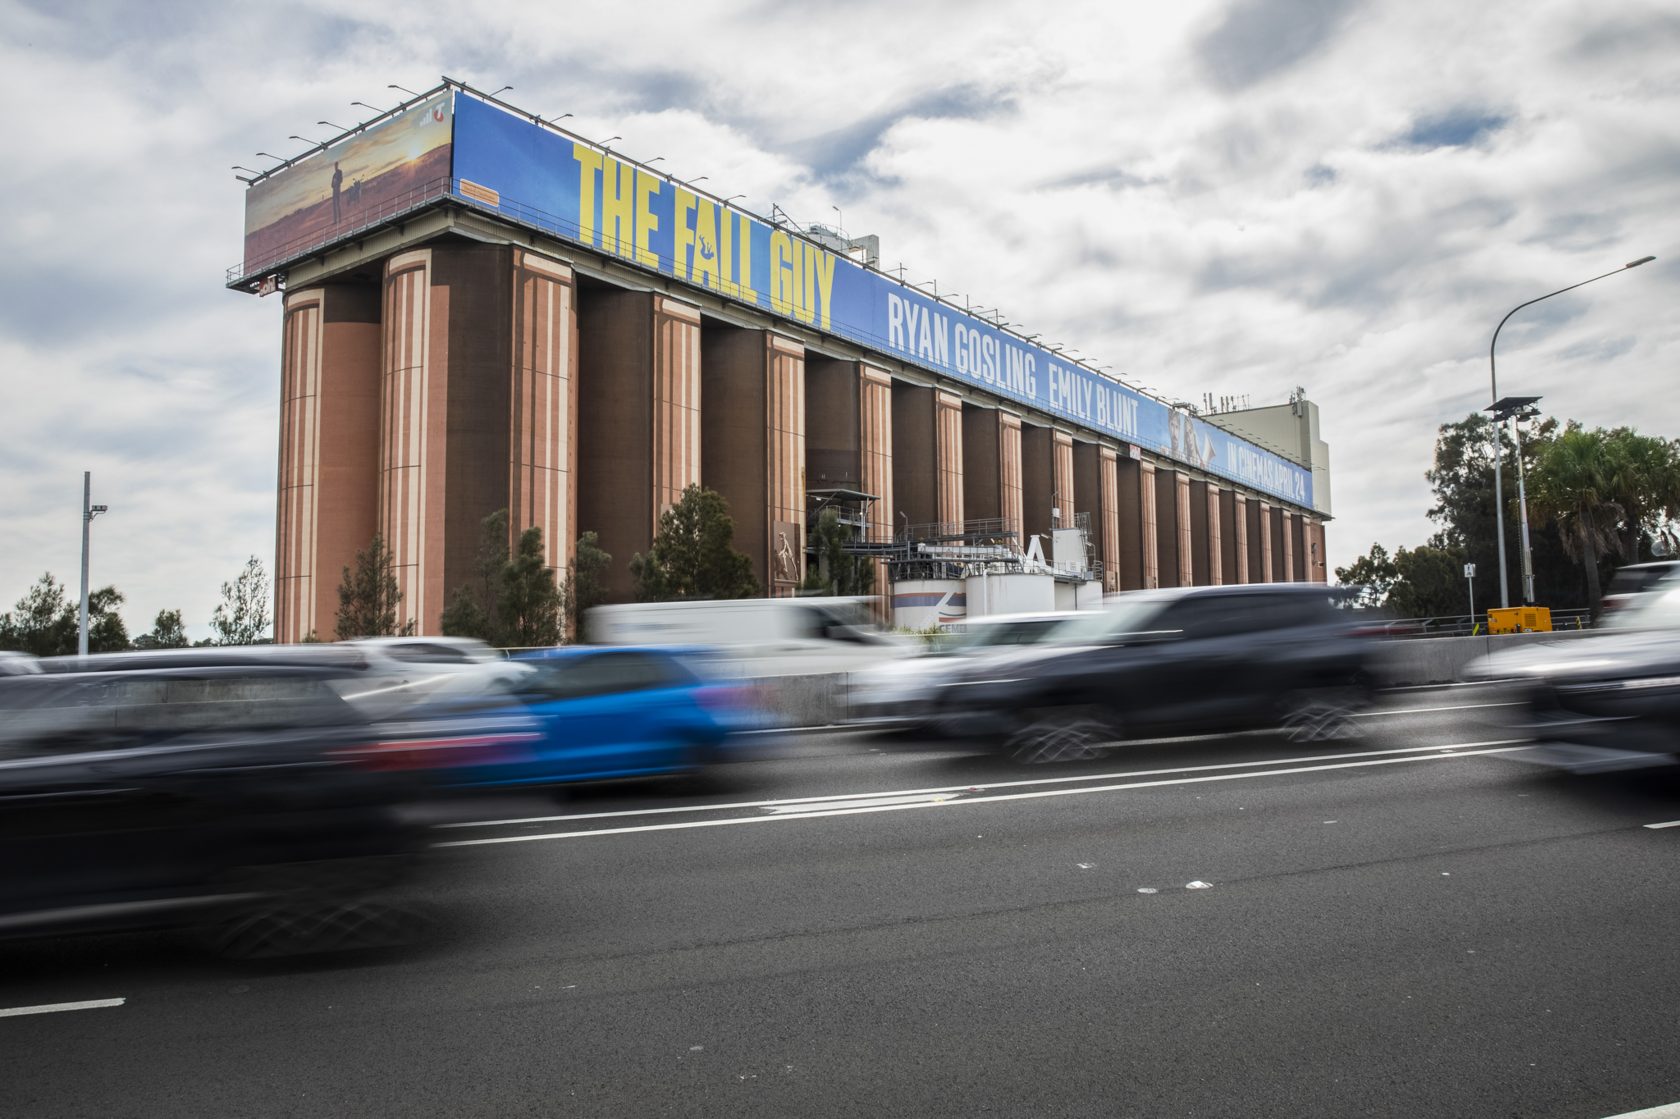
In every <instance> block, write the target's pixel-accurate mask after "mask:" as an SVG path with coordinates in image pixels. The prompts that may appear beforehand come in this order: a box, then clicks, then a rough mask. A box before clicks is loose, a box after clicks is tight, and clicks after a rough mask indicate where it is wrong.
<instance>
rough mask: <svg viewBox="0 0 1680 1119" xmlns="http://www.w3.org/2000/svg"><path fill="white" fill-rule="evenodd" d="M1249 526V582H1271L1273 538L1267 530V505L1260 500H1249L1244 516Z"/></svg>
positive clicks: (1253, 498) (1252, 498)
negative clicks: (1270, 557)
mask: <svg viewBox="0 0 1680 1119" xmlns="http://www.w3.org/2000/svg"><path fill="white" fill-rule="evenodd" d="M1244 520H1245V523H1246V524H1247V526H1248V528H1247V542H1248V581H1249V582H1250V583H1269V582H1271V570H1272V569H1271V560H1270V559H1268V558H1267V557H1269V556H1270V555H1271V537H1270V536H1268V535H1267V529H1266V503H1265V502H1264V501H1261V500H1260V499H1259V498H1256V497H1251V498H1248V499H1247V511H1246V513H1245V514H1244Z"/></svg>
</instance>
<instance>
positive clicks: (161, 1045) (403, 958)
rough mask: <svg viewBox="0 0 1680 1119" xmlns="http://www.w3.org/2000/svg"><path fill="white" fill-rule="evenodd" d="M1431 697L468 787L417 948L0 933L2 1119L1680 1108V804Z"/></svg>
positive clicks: (437, 870) (798, 741) (1580, 1113)
mask: <svg viewBox="0 0 1680 1119" xmlns="http://www.w3.org/2000/svg"><path fill="white" fill-rule="evenodd" d="M1404 702H1406V703H1407V704H1410V705H1412V706H1414V707H1434V708H1447V709H1446V710H1433V711H1425V712H1413V713H1389V714H1384V715H1381V716H1378V717H1374V718H1372V719H1370V720H1368V722H1369V725H1370V728H1371V733H1370V734H1369V735H1368V736H1367V737H1366V738H1364V739H1362V740H1360V741H1358V742H1355V743H1351V744H1347V743H1343V744H1336V745H1329V746H1319V747H1312V748H1300V747H1291V746H1288V745H1287V744H1284V743H1281V742H1278V741H1276V740H1272V739H1267V738H1263V737H1250V738H1240V739H1227V740H1203V741H1195V742H1185V743H1176V744H1171V745H1150V746H1136V747H1131V748H1129V749H1127V750H1125V751H1123V752H1118V753H1114V754H1111V755H1109V756H1107V757H1105V758H1103V759H1101V760H1100V761H1097V762H1091V763H1081V764H1079V765H1076V766H1070V767H1053V768H1045V767H1034V768H1031V769H1021V768H1014V767H1011V766H1008V765H1005V764H1002V763H999V762H997V761H994V760H992V759H988V758H985V757H979V756H974V755H972V754H969V753H965V752H964V751H962V750H959V749H939V750H928V749H912V748H910V747H911V746H912V745H914V744H907V743H903V742H887V741H883V740H880V739H876V738H872V737H868V736H863V735H857V734H845V733H841V734H836V733H821V734H815V733H814V734H809V735H803V736H796V737H795V738H793V739H792V740H791V741H790V742H788V743H786V744H785V747H786V748H785V749H784V750H783V751H782V752H781V753H779V754H776V755H775V756H766V757H764V758H762V759H760V760H755V761H752V762H747V763H742V764H738V765H734V766H730V767H726V768H725V769H723V770H720V771H718V772H717V773H715V774H714V775H712V776H711V777H709V778H707V779H705V780H703V781H701V782H698V783H692V782H690V783H671V784H663V785H659V784H655V785H646V786H641V787H635V788H624V787H620V788H614V789H600V790H592V791H589V792H587V793H585V794H580V795H576V796H573V797H571V798H568V799H566V800H564V801H556V800H553V799H546V798H543V797H539V796H522V797H518V798H502V799H495V800H475V801H468V802H461V803H457V804H454V805H451V806H449V808H448V809H447V811H446V812H441V813H440V816H439V822H440V823H444V824H448V825H450V826H445V827H440V828H439V830H438V837H439V841H440V843H443V844H447V845H446V846H441V847H439V848H438V849H437V865H436V866H435V867H434V868H433V874H432V877H431V878H430V879H429V881H428V884H427V886H426V892H427V895H428V897H429V898H430V899H431V900H432V902H433V903H434V904H435V907H436V911H437V913H438V920H439V925H438V928H437V930H436V931H435V933H434V934H433V935H432V936H431V937H430V938H429V939H428V940H427V941H426V942H424V943H423V944H421V945H419V946H416V947H413V948H408V949H402V950H388V951H383V952H374V953H363V954H357V955H354V956H336V957H317V958H311V959H305V960H293V961H288V962H285V963H278V964H265V965H240V964H233V963H227V962H222V961H219V960H215V959H210V958H206V957H204V956H202V955H200V954H198V953H196V952H195V951H194V950H193V949H191V948H190V947H188V946H186V945H185V944H183V943H182V942H181V941H180V940H179V939H178V938H174V937H170V936H163V935H155V936H154V935H146V936H134V935H130V936H112V937H101V938H93V939H83V940H76V941H51V942H34V943H25V944H9V945H4V946H0V1116H59V1115H65V1116H69V1115H87V1116H101V1117H107V1116H130V1115H132V1116H171V1117H175V1116H200V1115H202V1116H216V1117H228V1116H243V1115H252V1116H292V1115H297V1116H320V1115H404V1116H431V1115H439V1116H476V1115H487V1116H520V1115H533V1116H546V1115H567V1116H594V1115H601V1116H633V1115H638V1116H639V1115H682V1116H687V1115H716V1116H740V1115H766V1116H787V1115H914V1116H917V1117H918V1119H921V1117H933V1116H973V1115H985V1114H993V1115H1005V1116H1015V1115H1074V1116H1226V1115H1244V1116H1350V1115H1374V1116H1375V1115H1383V1116H1387V1115H1392V1116H1406V1117H1421V1116H1454V1117H1457V1116H1525V1117H1526V1116H1536V1117H1550V1116H1556V1117H1559V1119H1565V1117H1567V1119H1595V1117H1603V1116H1608V1115H1614V1114H1619V1113H1622V1112H1627V1111H1631V1110H1634V1109H1639V1108H1648V1107H1653V1106H1656V1105H1661V1104H1667V1103H1670V1102H1672V1101H1677V1100H1680V1056H1677V1045H1676V1042H1677V1041H1680V969H1677V968H1676V966H1675V963H1676V959H1677V951H1676V945H1677V944H1680V907H1677V905H1676V897H1677V893H1676V886H1677V884H1680V874H1677V869H1676V868H1677V866H1680V827H1676V828H1671V829H1668V828H1651V827H1648V826H1646V825H1649V824H1653V823H1666V822H1669V821H1674V820H1680V782H1675V781H1672V780H1669V779H1667V778H1665V777H1664V776H1663V775H1661V774H1653V773H1643V774H1635V775H1632V776H1626V775H1624V776H1618V777H1612V778H1608V779H1604V778H1600V779H1593V780H1588V781H1583V780H1580V779H1565V778H1561V777H1559V776H1557V775H1555V774H1552V773H1549V772H1547V771H1544V770H1540V769H1538V768H1536V767H1534V766H1532V765H1529V764H1527V763H1525V762H1523V761H1522V760H1521V752H1520V750H1516V749H1514V748H1513V746H1512V744H1511V743H1510V742H1508V741H1505V739H1507V738H1508V735H1506V734H1505V733H1504V732H1502V731H1501V730H1500V729H1499V728H1498V727H1496V726H1492V725H1489V717H1490V716H1497V715H1498V714H1499V710H1498V709H1486V708H1480V709H1478V708H1476V707H1474V706H1473V704H1474V703H1476V702H1477V700H1476V697H1475V696H1474V695H1472V694H1468V693H1458V692H1449V693H1421V694H1413V695H1410V696H1408V697H1406V698H1405V701H1404ZM510 821H511V822H510ZM119 999H120V1000H123V1001H122V1002H120V1003H114V1000H119ZM107 1000H111V1001H113V1003H114V1004H112V1005H96V1006H91V1007H87V1008H83V1009H65V1010H61V1011H56V1012H48V1013H27V1014H6V1013H5V1011H7V1010H18V1009H22V1008H31V1007H39V1006H54V1005H57V1004H65V1003H82V1002H95V1003H97V1002H104V1001H107Z"/></svg>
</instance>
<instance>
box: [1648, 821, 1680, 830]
mask: <svg viewBox="0 0 1680 1119" xmlns="http://www.w3.org/2000/svg"><path fill="white" fill-rule="evenodd" d="M1645 826H1646V827H1648V828H1651V829H1653V830H1655V829H1657V828H1680V820H1669V821H1668V822H1667V823H1662V824H1646V825H1645Z"/></svg>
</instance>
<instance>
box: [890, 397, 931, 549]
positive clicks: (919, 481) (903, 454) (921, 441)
mask: <svg viewBox="0 0 1680 1119" xmlns="http://www.w3.org/2000/svg"><path fill="white" fill-rule="evenodd" d="M938 447H939V438H938V432H937V429H936V428H935V425H934V411H933V390H932V389H931V388H925V387H923V386H921V385H912V384H909V383H907V382H904V381H895V382H893V386H892V466H893V484H892V494H893V506H894V511H895V513H896V514H902V516H900V517H899V519H900V520H904V521H907V522H908V523H909V524H913V525H916V524H928V523H932V522H934V521H937V520H939V496H938V486H937V469H938V467H937V464H938Z"/></svg>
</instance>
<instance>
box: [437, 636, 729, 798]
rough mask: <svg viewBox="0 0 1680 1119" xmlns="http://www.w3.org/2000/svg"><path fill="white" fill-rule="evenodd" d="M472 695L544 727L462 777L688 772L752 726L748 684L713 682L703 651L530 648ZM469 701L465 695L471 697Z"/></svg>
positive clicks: (534, 780) (533, 781) (496, 779)
mask: <svg viewBox="0 0 1680 1119" xmlns="http://www.w3.org/2000/svg"><path fill="white" fill-rule="evenodd" d="M499 676H500V678H499V680H498V681H497V683H496V685H495V690H494V692H493V693H492V694H489V695H479V696H476V697H474V698H473V699H472V700H470V701H466V702H471V703H472V705H473V706H477V707H480V709H482V708H483V707H484V706H486V700H488V701H489V704H488V705H489V706H496V705H505V706H509V707H512V706H515V705H517V708H518V710H519V711H521V712H522V713H524V714H526V715H529V716H532V717H534V718H535V720H536V722H537V724H538V730H537V733H536V734H535V736H534V737H533V738H532V739H531V740H529V741H528V742H527V744H526V746H525V748H523V749H521V750H520V751H518V752H517V753H510V754H508V755H505V756H503V757H501V758H499V759H497V760H496V761H494V762H491V763H487V764H482V765H473V766H467V767H463V768H461V769H460V770H458V771H456V773H455V774H454V777H453V780H452V783H453V784H457V785H468V786H494V785H551V784H559V783H563V782H569V781H600V780H609V779H613V778H621V777H651V776H659V775H662V774H677V773H687V772H692V771H694V770H697V769H700V768H702V767H704V766H705V765H707V764H709V763H711V762H714V761H718V760H721V758H722V756H723V750H724V747H725V745H726V743H727V740H728V738H729V736H730V734H731V733H732V732H734V731H735V730H736V729H738V728H740V727H741V726H743V725H744V723H743V710H742V706H741V695H742V693H741V692H740V690H739V689H737V688H735V687H733V686H730V685H728V684H722V683H717V682H713V681H711V680H708V679H707V678H706V677H705V675H704V674H703V669H702V668H701V665H700V657H699V655H698V653H697V651H694V650H682V649H673V648H659V647H633V646H632V647H625V646H589V645H573V646H565V647H562V648H558V649H545V650H542V651H540V652H535V653H526V654H521V655H520V656H517V657H515V658H513V660H512V661H511V662H510V663H509V664H508V666H507V671H506V672H504V673H501V674H499ZM462 698H463V700H464V697H462Z"/></svg>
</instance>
